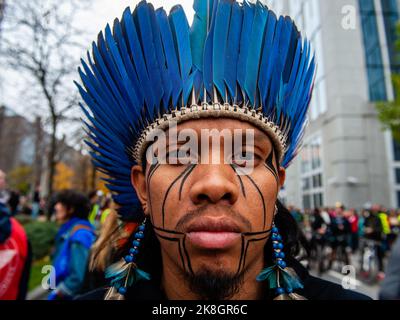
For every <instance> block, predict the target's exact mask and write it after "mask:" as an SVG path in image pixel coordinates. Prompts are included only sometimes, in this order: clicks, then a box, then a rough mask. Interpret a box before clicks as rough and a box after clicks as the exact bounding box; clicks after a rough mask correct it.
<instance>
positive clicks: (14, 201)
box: [8, 190, 20, 217]
mask: <svg viewBox="0 0 400 320" xmlns="http://www.w3.org/2000/svg"><path fill="white" fill-rule="evenodd" d="M19 199H20V194H19V192H18V191H14V190H12V191H11V192H10V199H9V200H8V206H9V207H10V210H11V215H12V216H13V217H14V216H15V215H16V214H17V213H18V206H19Z"/></svg>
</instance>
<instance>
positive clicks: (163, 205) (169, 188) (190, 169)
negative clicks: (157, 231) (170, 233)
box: [161, 165, 193, 227]
mask: <svg viewBox="0 0 400 320" xmlns="http://www.w3.org/2000/svg"><path fill="white" fill-rule="evenodd" d="M192 167H193V165H192V166H188V167H186V168H185V170H183V172H181V174H180V175H179V176H178V177H177V178H176V179H175V180H174V181H172V183H171V184H170V186H169V187H168V189H167V192H166V193H165V196H164V200H163V204H162V209H161V210H162V212H161V214H162V225H163V227H164V226H165V223H164V221H165V204H166V202H167V198H168V195H169V193H170V191H171V189H172V187H173V186H174V185H175V183H177V182H178V181H179V180H180V179H181V178H182V177H183V176H184V175H186V173H188V172H191V171H192V170H193V168H192Z"/></svg>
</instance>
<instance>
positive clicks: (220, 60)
mask: <svg viewBox="0 0 400 320" xmlns="http://www.w3.org/2000/svg"><path fill="white" fill-rule="evenodd" d="M231 3H232V1H231V0H220V1H218V8H217V12H216V18H215V29H214V37H213V82H214V85H215V87H216V88H217V90H218V91H219V93H220V95H221V96H222V97H224V98H225V82H224V75H225V63H226V54H227V52H226V49H227V39H228V31H229V23H230V17H231V9H232V4H231Z"/></svg>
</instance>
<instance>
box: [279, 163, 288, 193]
mask: <svg viewBox="0 0 400 320" xmlns="http://www.w3.org/2000/svg"><path fill="white" fill-rule="evenodd" d="M278 176H279V189H280V188H282V187H283V185H284V184H285V179H286V170H285V168H284V167H279V169H278Z"/></svg>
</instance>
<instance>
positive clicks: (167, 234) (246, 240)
mask: <svg viewBox="0 0 400 320" xmlns="http://www.w3.org/2000/svg"><path fill="white" fill-rule="evenodd" d="M273 160H274V150H273V149H272V151H271V153H270V154H269V156H268V158H267V160H266V162H265V163H264V165H265V167H266V168H267V169H268V171H269V172H270V173H272V174H273V175H274V177H275V179H276V181H277V183H278V184H279V178H278V173H277V170H276V169H275V167H274V165H273ZM158 167H159V166H155V167H154V169H153V170H149V179H148V181H149V182H150V179H151V176H152V175H153V174H154V172H155V171H156V170H157V169H158ZM195 167H196V165H190V166H187V167H186V168H185V169H184V170H183V171H182V172H181V173H180V174H179V175H178V177H177V178H176V179H175V180H174V181H173V182H172V183H171V184H170V186H169V187H168V188H167V191H166V194H165V196H164V199H163V204H162V228H160V227H156V226H153V227H154V230H155V233H156V235H157V236H158V237H159V238H160V239H163V240H165V241H170V242H173V243H176V244H177V246H178V248H177V249H178V252H179V257H180V261H181V263H182V268H183V269H184V270H185V272H186V273H187V274H190V275H193V276H194V272H193V268H192V262H191V258H190V255H189V254H188V251H187V248H186V233H183V232H177V231H173V230H168V229H165V206H166V201H167V198H168V195H169V193H170V191H171V189H172V187H173V186H174V185H175V184H176V183H177V182H178V181H179V180H180V179H182V181H181V184H180V187H179V200H181V196H182V190H183V188H184V185H185V183H186V181H187V179H188V177H189V176H190V174H191V173H192V172H193V171H194V169H195ZM231 168H232V169H233V170H234V171H235V173H236V175H237V177H238V179H239V183H240V188H241V191H242V194H243V196H244V197H246V189H245V186H244V183H243V179H242V177H241V175H239V174H238V170H240V167H236V166H235V165H231ZM244 176H245V177H247V179H248V180H249V181H250V183H251V184H252V185H253V186H254V188H255V189H256V190H257V193H258V194H259V196H260V198H261V202H262V206H263V219H264V223H263V229H264V228H265V225H266V215H267V213H266V204H265V199H264V196H263V194H262V192H261V190H260V188H259V186H258V185H257V183H256V182H255V181H254V180H253V179H252V178H251V177H250V176H249V175H244ZM148 186H149V187H150V183H149V184H148ZM270 232H271V229H267V230H263V231H258V232H245V233H242V234H241V249H240V257H239V261H238V266H237V271H236V275H235V277H239V276H240V274H241V273H243V272H244V270H245V266H246V256H247V253H248V249H249V247H250V243H255V242H258V241H263V240H266V239H268V237H269V234H270Z"/></svg>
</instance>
